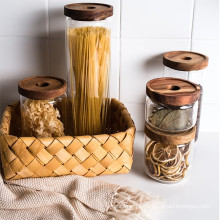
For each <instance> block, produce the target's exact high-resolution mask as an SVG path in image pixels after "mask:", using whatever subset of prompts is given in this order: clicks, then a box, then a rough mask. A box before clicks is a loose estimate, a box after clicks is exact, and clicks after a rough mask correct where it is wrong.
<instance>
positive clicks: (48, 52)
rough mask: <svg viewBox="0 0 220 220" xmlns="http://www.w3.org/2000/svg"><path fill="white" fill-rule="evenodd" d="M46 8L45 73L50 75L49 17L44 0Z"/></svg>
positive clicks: (47, 2) (46, 2)
mask: <svg viewBox="0 0 220 220" xmlns="http://www.w3.org/2000/svg"><path fill="white" fill-rule="evenodd" d="M45 6H46V7H45V8H46V27H47V56H48V57H47V75H50V18H49V0H45Z"/></svg>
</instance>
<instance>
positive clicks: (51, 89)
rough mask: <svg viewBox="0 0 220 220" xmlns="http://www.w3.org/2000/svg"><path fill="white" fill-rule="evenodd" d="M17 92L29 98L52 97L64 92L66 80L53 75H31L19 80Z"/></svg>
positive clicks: (43, 98) (44, 98) (41, 98)
mask: <svg viewBox="0 0 220 220" xmlns="http://www.w3.org/2000/svg"><path fill="white" fill-rule="evenodd" d="M18 92H19V94H21V95H22V96H24V97H27V98H30V99H37V100H46V99H53V98H57V97H59V96H61V95H63V94H64V93H65V92H66V81H65V80H64V79H61V78H58V77H53V76H33V77H29V78H25V79H23V80H21V81H19V83H18Z"/></svg>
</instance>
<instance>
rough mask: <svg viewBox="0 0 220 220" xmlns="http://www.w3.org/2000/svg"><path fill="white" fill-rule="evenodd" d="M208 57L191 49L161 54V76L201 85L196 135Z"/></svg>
mask: <svg viewBox="0 0 220 220" xmlns="http://www.w3.org/2000/svg"><path fill="white" fill-rule="evenodd" d="M208 61H209V58H208V57H207V56H206V55H204V54H200V53H195V52H191V51H170V52H167V53H164V54H163V64H164V69H163V76H164V77H176V78H181V79H185V80H190V81H192V82H194V83H196V84H199V85H200V87H201V95H200V98H199V100H198V114H197V119H196V127H197V130H196V137H195V141H196V140H197V139H198V135H199V125H200V114H201V108H202V96H203V88H202V85H203V84H204V76H205V70H204V69H205V68H206V67H207V66H208Z"/></svg>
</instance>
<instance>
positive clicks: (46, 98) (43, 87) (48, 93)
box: [18, 76, 66, 138]
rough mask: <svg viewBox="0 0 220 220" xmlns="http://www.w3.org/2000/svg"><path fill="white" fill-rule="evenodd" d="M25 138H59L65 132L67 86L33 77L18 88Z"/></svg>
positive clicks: (57, 79)
mask: <svg viewBox="0 0 220 220" xmlns="http://www.w3.org/2000/svg"><path fill="white" fill-rule="evenodd" d="M18 91H19V93H20V107H21V121H22V136H27V137H31V136H34V137H39V138H41V137H60V136H64V135H65V129H66V82H65V80H63V79H60V78H57V77H52V76H45V77H44V76H34V77H30V78H26V79H23V80H21V81H20V82H19V84H18Z"/></svg>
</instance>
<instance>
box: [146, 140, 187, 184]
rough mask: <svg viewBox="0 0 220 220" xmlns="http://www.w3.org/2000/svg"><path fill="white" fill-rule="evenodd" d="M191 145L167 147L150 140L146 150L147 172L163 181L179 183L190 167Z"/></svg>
mask: <svg viewBox="0 0 220 220" xmlns="http://www.w3.org/2000/svg"><path fill="white" fill-rule="evenodd" d="M189 153H190V144H189V143H188V144H184V145H179V146H177V145H166V144H163V143H159V142H156V141H153V140H150V141H149V142H148V143H147V145H146V148H145V154H146V160H145V161H146V167H147V172H148V173H149V174H150V176H152V177H153V178H155V179H158V180H161V181H179V180H181V179H183V178H184V177H185V173H186V171H187V169H188V167H189V163H188V156H189Z"/></svg>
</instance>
